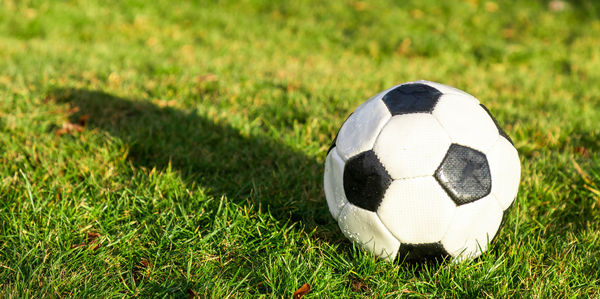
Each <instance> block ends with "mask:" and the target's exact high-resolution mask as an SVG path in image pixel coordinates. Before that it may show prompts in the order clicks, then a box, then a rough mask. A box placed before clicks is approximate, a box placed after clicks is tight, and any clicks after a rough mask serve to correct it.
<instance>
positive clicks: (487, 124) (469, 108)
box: [433, 94, 499, 152]
mask: <svg viewBox="0 0 600 299" xmlns="http://www.w3.org/2000/svg"><path fill="white" fill-rule="evenodd" d="M433 116H435V118H437V119H438V121H439V122H440V124H441V126H442V127H443V128H444V130H446V132H447V133H448V135H449V136H450V139H452V142H454V143H457V144H460V145H464V146H468V147H470V148H473V149H475V150H478V151H481V152H485V151H486V150H488V149H489V148H491V147H492V145H494V143H495V142H496V140H498V138H499V134H498V128H497V127H496V124H495V123H494V121H493V120H492V118H490V116H489V114H488V113H487V112H486V111H485V110H484V109H483V108H482V107H481V106H480V105H478V104H476V103H473V101H471V100H470V99H468V98H466V97H464V96H461V95H455V94H445V95H443V96H442V97H441V98H440V100H439V102H438V104H437V105H436V107H435V109H434V110H433Z"/></svg>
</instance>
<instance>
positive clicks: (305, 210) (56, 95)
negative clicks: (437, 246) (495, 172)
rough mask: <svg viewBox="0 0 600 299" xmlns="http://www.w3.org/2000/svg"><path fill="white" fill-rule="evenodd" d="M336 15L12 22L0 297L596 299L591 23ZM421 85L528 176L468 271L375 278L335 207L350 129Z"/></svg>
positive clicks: (200, 13)
mask: <svg viewBox="0 0 600 299" xmlns="http://www.w3.org/2000/svg"><path fill="white" fill-rule="evenodd" d="M326 2H327V3H328V4H323V3H321V1H310V2H309V1H298V2H293V3H292V2H290V3H287V4H285V5H283V4H276V3H275V2H270V1H259V0H257V1H241V2H237V1H231V2H229V1H224V2H219V3H216V1H214V2H213V1H210V2H209V1H202V3H192V2H187V1H185V2H184V1H181V2H180V1H175V2H173V1H155V2H149V1H13V0H0V195H1V199H0V297H15V298H20V297H36V298H39V297H130V296H142V297H146V296H152V297H188V296H189V297H191V296H197V297H213V298H225V297H250V296H252V297H261V296H262V297H283V298H290V297H291V296H292V293H293V292H294V291H295V290H296V289H298V288H299V287H301V286H302V285H303V284H304V283H308V284H309V285H310V286H311V291H310V292H309V293H308V294H307V295H306V297H305V298H327V297H329V298H336V297H391V298H393V297H398V296H416V297H420V296H424V297H456V298H464V297H488V296H490V297H500V298H503V297H504V298H506V297H515V296H519V297H520V296H523V297H534V298H565V297H584V298H585V297H588V296H600V291H599V289H600V164H599V163H600V154H599V153H600V139H599V138H600V85H599V84H598V82H600V50H599V48H598V45H600V21H599V16H600V9H599V8H600V6H598V5H596V4H593V2H592V1H589V2H586V1H575V2H560V1H552V2H547V1H519V2H514V3H513V1H497V2H492V1H478V0H470V1H465V2H452V4H449V3H450V2H447V1H441V0H440V1H437V4H436V5H434V4H432V2H428V3H427V4H424V3H421V1H403V2H404V3H403V4H394V3H392V2H391V1H390V2H386V1H377V2H370V1H369V2H359V1H346V2H338V1H330V3H329V1H326ZM151 3H152V4H151ZM417 79H427V80H432V81H438V82H442V83H445V84H448V85H452V86H456V87H458V88H460V89H463V90H465V91H467V92H469V93H471V94H473V95H475V96H476V97H478V98H479V99H480V100H481V102H482V103H484V104H485V105H486V106H488V107H489V108H490V110H491V111H492V112H493V113H494V115H495V116H496V117H497V119H498V121H499V122H500V123H501V124H502V126H503V127H504V128H505V130H506V131H507V133H508V134H509V135H510V136H511V137H512V139H513V140H514V142H515V146H516V147H517V149H518V150H519V153H520V158H521V161H522V181H521V186H520V193H519V195H518V198H517V201H516V204H515V205H514V208H513V210H512V212H511V214H510V215H509V217H508V219H507V222H506V224H505V226H504V228H503V230H502V231H501V232H500V233H499V235H498V237H497V239H496V240H495V242H494V243H493V244H492V247H491V249H490V251H489V252H487V253H486V254H485V255H484V256H483V257H482V258H480V259H477V260H475V261H470V262H466V263H462V264H449V263H442V264H428V265H423V266H415V265H406V264H392V263H386V262H382V261H379V260H377V259H375V258H373V257H372V256H370V255H369V254H366V253H364V252H363V251H361V250H358V249H357V248H354V247H353V246H352V244H351V243H350V242H349V241H347V240H346V239H345V238H344V236H343V235H342V234H341V232H340V231H339V229H338V227H337V224H336V222H335V221H334V219H333V218H332V217H331V216H330V215H329V211H328V210H327V207H326V203H325V198H324V195H323V191H322V183H321V181H322V164H323V161H324V158H325V155H326V152H327V149H328V147H329V144H330V142H331V140H332V139H333V137H334V136H335V134H336V132H337V129H338V128H339V126H340V125H341V123H342V122H343V120H344V119H345V118H346V116H347V115H348V114H349V113H350V112H351V111H352V110H353V109H354V108H355V107H356V106H358V105H359V104H360V103H361V102H362V101H364V100H366V99H367V98H368V97H370V96H372V95H374V94H376V93H377V92H378V91H381V90H383V89H385V88H386V87H390V86H392V85H394V84H397V83H401V82H405V81H412V80H417Z"/></svg>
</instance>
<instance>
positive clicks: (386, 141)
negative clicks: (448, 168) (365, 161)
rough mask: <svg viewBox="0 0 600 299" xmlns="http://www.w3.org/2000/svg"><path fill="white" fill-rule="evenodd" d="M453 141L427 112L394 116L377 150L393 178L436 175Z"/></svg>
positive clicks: (380, 138)
mask: <svg viewBox="0 0 600 299" xmlns="http://www.w3.org/2000/svg"><path fill="white" fill-rule="evenodd" d="M450 143H451V142H450V138H449V137H448V134H446V132H445V131H444V129H443V128H442V127H441V126H440V124H439V123H438V122H437V120H436V119H435V118H434V117H433V116H432V115H431V114H427V113H413V114H406V115H400V116H394V117H392V119H391V120H390V121H389V122H388V123H387V124H386V125H385V127H383V129H382V130H381V133H380V134H379V137H378V138H377V141H376V142H375V146H374V148H373V150H374V151H375V153H376V154H377V156H378V157H379V160H380V161H381V163H382V164H383V165H384V167H385V168H386V169H387V171H388V173H389V174H390V176H391V177H392V178H393V179H403V178H411V177H419V176H426V175H432V174H433V173H434V171H435V170H436V169H437V167H438V166H439V165H440V162H441V161H442V160H443V159H444V156H445V155H446V151H447V150H448V147H449V146H450Z"/></svg>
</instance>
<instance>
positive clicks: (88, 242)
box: [70, 232, 102, 250]
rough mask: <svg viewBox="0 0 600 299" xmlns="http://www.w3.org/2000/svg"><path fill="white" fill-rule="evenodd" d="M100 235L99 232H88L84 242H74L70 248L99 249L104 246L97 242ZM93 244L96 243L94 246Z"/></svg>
mask: <svg viewBox="0 0 600 299" xmlns="http://www.w3.org/2000/svg"><path fill="white" fill-rule="evenodd" d="M99 237H100V234H99V233H95V232H88V233H87V235H86V238H85V241H84V242H81V243H79V244H73V245H71V247H70V249H73V248H81V247H89V248H90V249H92V250H97V249H98V248H100V247H102V243H99V242H97V241H98V238H99ZM92 245H94V246H92Z"/></svg>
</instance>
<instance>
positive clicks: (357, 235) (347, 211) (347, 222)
mask: <svg viewBox="0 0 600 299" xmlns="http://www.w3.org/2000/svg"><path fill="white" fill-rule="evenodd" d="M338 224H339V226H340V229H341V230H342V233H344V235H345V236H346V237H347V238H348V239H350V240H352V241H353V242H356V243H358V244H360V245H361V246H362V247H363V248H365V249H367V250H369V251H371V252H373V253H374V254H375V255H376V256H378V257H381V258H385V259H389V260H394V258H396V254H397V253H398V248H399V247H400V242H399V241H398V240H397V239H396V238H394V236H393V235H392V234H391V233H390V232H389V231H388V229H387V228H386V227H385V225H383V223H382V222H381V220H380V219H379V217H377V214H376V213H375V212H371V211H367V210H365V209H362V208H359V207H357V206H355V205H353V204H347V205H346V206H345V207H344V209H343V210H342V212H341V213H340V217H339V220H338Z"/></svg>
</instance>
